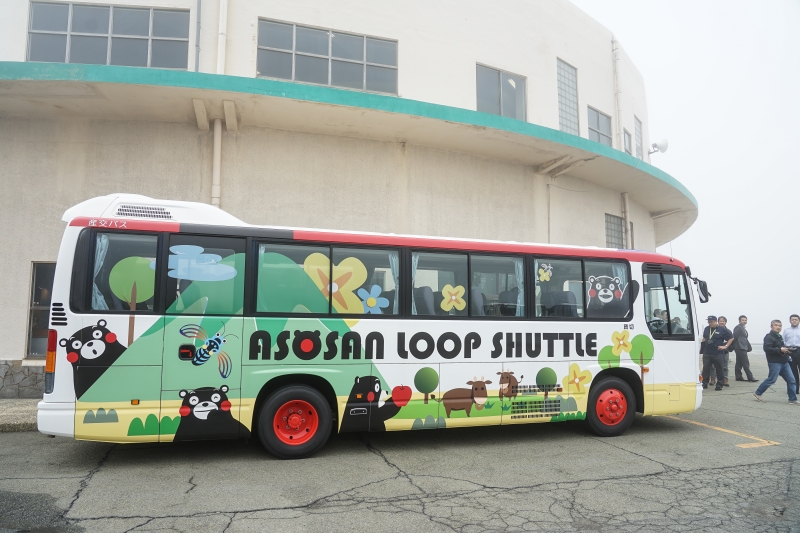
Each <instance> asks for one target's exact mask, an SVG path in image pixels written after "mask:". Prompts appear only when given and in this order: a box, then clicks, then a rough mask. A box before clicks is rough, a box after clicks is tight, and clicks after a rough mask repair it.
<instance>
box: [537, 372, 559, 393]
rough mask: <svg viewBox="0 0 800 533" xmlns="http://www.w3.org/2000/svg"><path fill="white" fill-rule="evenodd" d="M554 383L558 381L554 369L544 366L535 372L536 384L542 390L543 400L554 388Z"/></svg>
mask: <svg viewBox="0 0 800 533" xmlns="http://www.w3.org/2000/svg"><path fill="white" fill-rule="evenodd" d="M556 383H558V376H556V371H555V370H553V369H552V368H550V367H544V368H543V369H541V370H539V373H538V374H536V386H537V387H539V390H541V391H544V399H545V400H546V399H547V394H548V393H549V392H550V391H552V390H554V389H555V387H556Z"/></svg>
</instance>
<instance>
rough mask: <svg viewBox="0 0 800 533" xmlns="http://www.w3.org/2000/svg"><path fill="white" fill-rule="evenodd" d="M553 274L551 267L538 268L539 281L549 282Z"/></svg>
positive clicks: (544, 265)
mask: <svg viewBox="0 0 800 533" xmlns="http://www.w3.org/2000/svg"><path fill="white" fill-rule="evenodd" d="M552 274H553V266H552V265H548V264H542V266H540V267H539V281H550V276H551V275H552Z"/></svg>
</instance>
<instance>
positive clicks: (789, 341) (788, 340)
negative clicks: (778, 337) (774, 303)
mask: <svg viewBox="0 0 800 533" xmlns="http://www.w3.org/2000/svg"><path fill="white" fill-rule="evenodd" d="M783 343H784V344H785V345H786V347H787V348H789V350H792V351H790V352H789V368H791V370H792V375H793V376H794V382H795V384H796V388H797V390H795V393H798V392H800V381H798V379H800V316H798V315H792V316H790V317H789V327H788V328H786V329H785V330H783Z"/></svg>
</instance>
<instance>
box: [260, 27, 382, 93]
mask: <svg viewBox="0 0 800 533" xmlns="http://www.w3.org/2000/svg"><path fill="white" fill-rule="evenodd" d="M256 75H257V76H262V77H265V78H276V79H280V80H290V81H299V82H303V83H315V84H318V85H330V86H333V87H344V88H346V89H358V90H361V91H370V92H378V93H388V94H397V41H388V40H386V39H374V38H372V37H366V36H364V35H352V34H349V33H340V32H336V31H332V30H320V29H317V28H307V27H304V26H297V25H294V24H284V23H280V22H273V21H270V20H259V21H258V60H257V65H256Z"/></svg>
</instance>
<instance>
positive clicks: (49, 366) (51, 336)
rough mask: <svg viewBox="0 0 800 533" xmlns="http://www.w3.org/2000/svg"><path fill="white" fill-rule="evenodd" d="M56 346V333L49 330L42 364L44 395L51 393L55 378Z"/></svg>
mask: <svg viewBox="0 0 800 533" xmlns="http://www.w3.org/2000/svg"><path fill="white" fill-rule="evenodd" d="M57 346H58V332H56V330H54V329H51V330H48V331H47V359H46V360H45V363H44V393H45V394H50V393H52V392H53V385H54V384H55V378H56V347H57Z"/></svg>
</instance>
